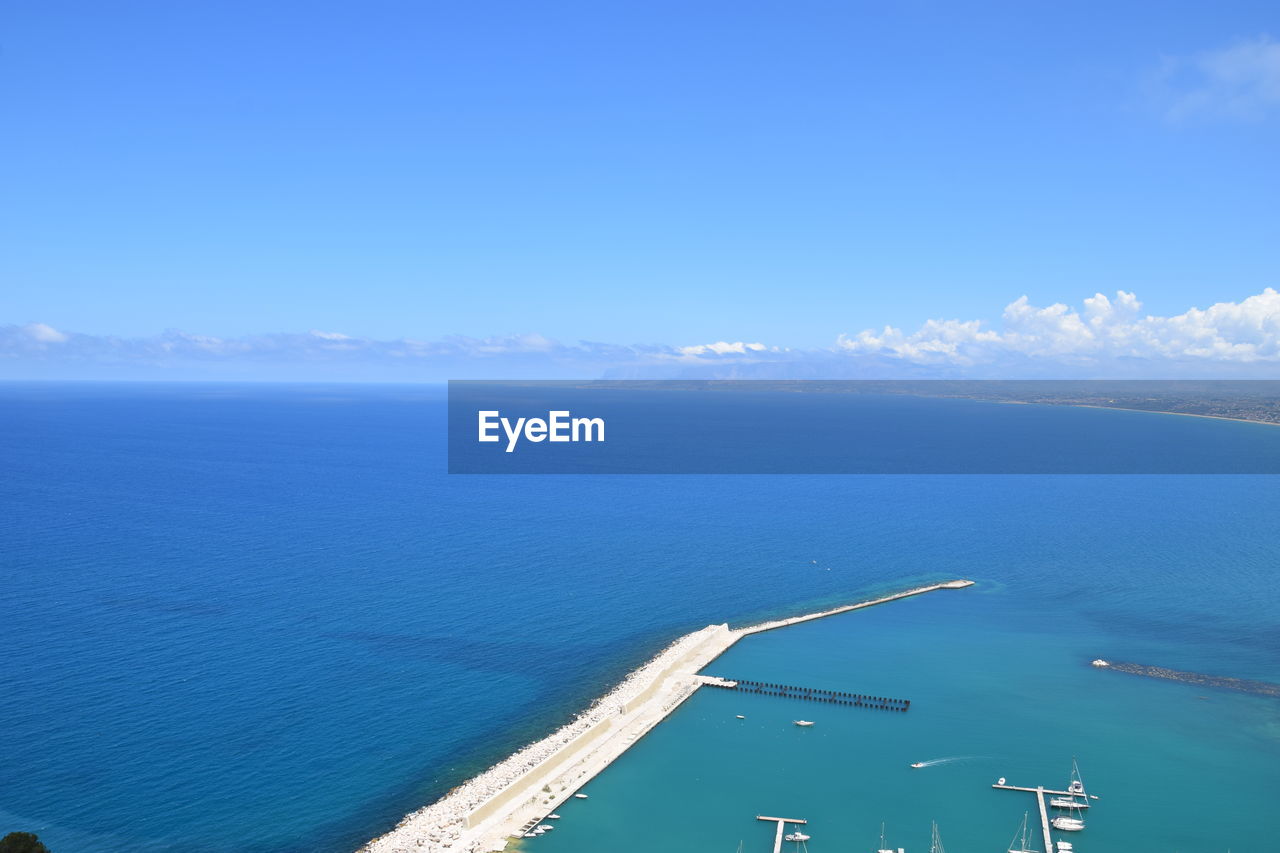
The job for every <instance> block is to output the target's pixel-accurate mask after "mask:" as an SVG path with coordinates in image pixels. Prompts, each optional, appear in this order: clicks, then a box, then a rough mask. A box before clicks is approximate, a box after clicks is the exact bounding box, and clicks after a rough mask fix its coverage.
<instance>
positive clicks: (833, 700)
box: [702, 676, 911, 711]
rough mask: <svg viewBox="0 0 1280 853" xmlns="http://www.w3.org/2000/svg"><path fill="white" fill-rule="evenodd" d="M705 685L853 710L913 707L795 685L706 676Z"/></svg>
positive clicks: (881, 698)
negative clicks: (851, 708) (822, 703)
mask: <svg viewBox="0 0 1280 853" xmlns="http://www.w3.org/2000/svg"><path fill="white" fill-rule="evenodd" d="M702 683H703V684H704V685H706V686H707V687H719V688H721V689H722V690H740V691H742V692H744V693H760V694H762V695H765V696H781V697H783V698H785V699H804V700H807V701H810V702H825V703H827V704H829V705H848V706H850V707H854V708H871V709H873V710H877V711H906V710H907V709H908V708H910V707H911V700H910V699H892V698H890V697H888V696H870V695H868V694H866V693H848V692H846V691H843V690H825V689H822V688H818V687H798V686H796V685H793V684H775V683H772V682H765V681H747V680H745V679H737V680H733V679H727V678H715V677H706V676H704V680H703V682H702Z"/></svg>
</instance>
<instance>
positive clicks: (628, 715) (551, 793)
mask: <svg viewBox="0 0 1280 853" xmlns="http://www.w3.org/2000/svg"><path fill="white" fill-rule="evenodd" d="M972 584H973V582H972V581H965V580H955V581H947V582H945V583H939V584H932V585H929V586H923V587H916V588H914V589H910V590H906V591H904V592H899V593H894V594H892V595H887V596H884V597H882V598H876V599H871V600H868V601H862V602H859V603H857V604H850V605H845V606H843V607H836V608H832V609H830V610H824V611H821V612H818V613H811V614H808V615H805V616H796V617H792V618H789V619H778V620H774V621H772V622H766V623H763V624H760V625H755V626H751V627H747V628H739V629H733V630H731V629H730V628H729V626H728V625H708V626H707V627H706V628H703V629H701V630H699V631H694V632H693V633H690V634H686V635H684V636H683V637H680V638H679V639H678V640H676V641H675V642H673V643H672V644H671V645H669V646H667V647H666V648H665V649H663V650H662V651H661V652H660V653H659V654H658V655H656V656H655V657H654V658H653V659H652V660H650V661H649V662H648V663H646V664H644V665H643V666H641V667H640V668H639V669H636V670H634V671H633V672H631V673H630V674H629V675H627V677H626V678H624V679H623V680H622V682H621V683H620V684H619V685H618V686H617V687H615V688H613V689H612V690H610V691H609V692H608V693H606V694H605V695H604V696H602V697H600V698H599V699H597V700H596V701H595V702H594V703H593V704H592V705H591V707H590V708H588V709H587V710H585V711H583V712H582V713H580V714H578V715H577V716H576V717H574V719H573V720H572V721H571V722H569V723H568V724H566V725H564V726H562V727H560V728H559V729H557V730H556V731H554V732H552V733H551V734H550V735H548V736H547V737H545V738H543V739H542V740H539V741H537V742H536V743H532V744H530V745H529V746H526V747H524V748H523V749H521V750H519V751H518V752H516V753H515V754H514V755H512V756H510V757H509V758H507V759H505V760H504V761H501V762H499V763H498V764H496V765H494V766H493V767H491V768H489V769H488V770H486V771H484V772H483V773H481V774H480V775H478V776H476V777H474V778H472V779H469V780H467V781H466V782H464V783H463V784H461V785H459V786H458V787H456V788H454V789H453V790H452V791H450V792H449V793H448V794H446V795H445V796H444V797H442V798H441V799H440V800H438V801H436V802H435V803H432V804H431V805H429V806H426V807H425V808H422V809H419V810H418V811H416V812H413V813H412V814H410V815H408V816H406V817H405V818H404V820H402V821H401V822H400V824H399V825H398V826H397V827H396V828H395V829H393V830H392V831H391V832H388V833H387V834H386V835H383V836H381V837H379V838H375V839H374V840H372V841H370V842H369V843H367V844H366V845H364V846H363V847H362V848H360V851H359V853H421V851H434V853H488V851H495V850H501V849H502V848H503V847H504V846H505V845H506V842H507V839H508V838H509V837H510V836H511V835H513V834H515V833H517V832H518V831H519V830H520V829H521V828H522V827H523V826H525V825H526V824H527V823H528V822H529V821H532V820H537V819H540V818H542V817H544V816H545V815H547V814H549V813H551V812H552V811H554V810H555V808H556V807H557V806H558V805H559V804H560V803H563V802H564V801H565V800H567V799H569V798H570V797H572V796H573V795H574V794H575V793H577V792H578V791H579V789H580V788H581V787H582V786H583V785H584V784H585V783H586V782H588V781H589V780H590V779H591V778H593V777H594V776H595V775H596V774H597V773H599V772H600V771H601V770H603V769H604V768H605V767H608V766H609V764H610V763H612V762H613V761H614V760H615V759H616V758H617V757H618V756H620V755H621V754H622V753H623V752H625V751H626V750H627V749H628V748H629V747H630V746H631V745H632V744H633V743H635V742H636V741H637V740H638V739H639V738H640V737H641V736H643V735H644V733H645V732H647V731H649V729H651V728H653V727H654V726H655V725H657V724H658V723H659V722H661V721H662V720H663V719H664V718H665V717H666V716H667V715H668V714H670V713H671V711H673V710H674V709H675V708H676V707H677V706H679V705H680V703H681V702H683V701H684V700H685V699H687V698H689V696H691V695H693V693H694V691H695V690H697V689H698V687H700V686H701V685H702V683H703V681H704V678H703V677H701V676H699V675H698V674H697V673H698V671H699V670H700V669H702V668H703V667H704V666H706V665H707V664H709V663H710V662H711V661H713V660H715V659H716V658H717V657H719V656H720V655H721V654H723V653H724V651H725V650H726V649H728V648H729V647H730V646H732V645H733V644H734V643H735V642H737V641H738V640H739V639H741V638H742V637H744V636H748V635H750V634H755V633H759V632H761V631H768V630H773V629H775V628H781V627H785V626H787V625H794V624H796V623H798V622H805V621H809V620H811V619H820V618H822V617H825V616H831V615H834V614H836V613H844V612H847V611H849V610H857V609H859V608H863V607H871V606H873V605H877V604H883V603H886V602H889V601H895V600H897V599H900V598H906V597H909V596H913V595H919V594H921V593H925V592H932V591H933V590H937V589H961V588H963V587H967V586H971V585H972Z"/></svg>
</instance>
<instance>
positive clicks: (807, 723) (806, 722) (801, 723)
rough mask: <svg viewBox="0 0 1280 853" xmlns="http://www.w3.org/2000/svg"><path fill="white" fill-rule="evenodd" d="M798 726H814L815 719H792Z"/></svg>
mask: <svg viewBox="0 0 1280 853" xmlns="http://www.w3.org/2000/svg"><path fill="white" fill-rule="evenodd" d="M791 722H793V723H795V724H796V725H797V726H812V725H813V720H792V721H791Z"/></svg>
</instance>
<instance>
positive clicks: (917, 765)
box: [911, 761, 924, 770]
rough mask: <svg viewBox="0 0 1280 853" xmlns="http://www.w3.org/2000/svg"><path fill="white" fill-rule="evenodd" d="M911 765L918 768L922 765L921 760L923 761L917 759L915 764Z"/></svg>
mask: <svg viewBox="0 0 1280 853" xmlns="http://www.w3.org/2000/svg"><path fill="white" fill-rule="evenodd" d="M911 766H912V767H914V768H915V769H917V770H919V769H920V768H921V767H924V762H923V761H917V762H916V763H915V764H912V765H911Z"/></svg>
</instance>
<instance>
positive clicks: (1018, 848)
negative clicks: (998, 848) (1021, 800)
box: [1009, 812, 1039, 853]
mask: <svg viewBox="0 0 1280 853" xmlns="http://www.w3.org/2000/svg"><path fill="white" fill-rule="evenodd" d="M1029 814H1030V813H1029V812H1023V813H1022V825H1021V826H1019V827H1018V831H1017V832H1015V833H1014V834H1013V840H1012V841H1010V842H1009V853H1039V851H1037V850H1036V848H1034V847H1031V846H1029V840H1028V838H1027V816H1028V815H1029Z"/></svg>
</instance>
